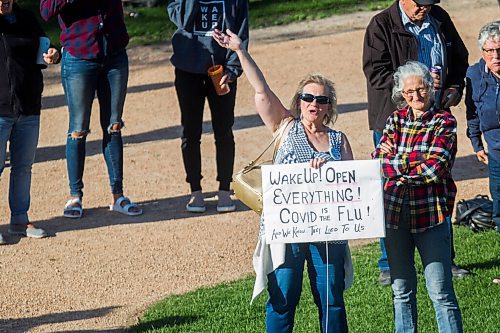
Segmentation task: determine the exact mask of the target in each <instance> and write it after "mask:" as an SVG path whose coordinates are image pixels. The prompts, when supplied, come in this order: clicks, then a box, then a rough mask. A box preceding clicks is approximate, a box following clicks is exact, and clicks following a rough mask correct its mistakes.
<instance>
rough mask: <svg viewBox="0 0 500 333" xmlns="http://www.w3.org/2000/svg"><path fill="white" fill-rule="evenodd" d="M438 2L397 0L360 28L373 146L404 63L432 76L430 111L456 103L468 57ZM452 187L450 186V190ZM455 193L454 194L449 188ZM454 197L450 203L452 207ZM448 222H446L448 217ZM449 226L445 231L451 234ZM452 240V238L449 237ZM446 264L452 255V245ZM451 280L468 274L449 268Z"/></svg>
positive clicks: (384, 269)
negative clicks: (419, 66) (419, 65)
mask: <svg viewBox="0 0 500 333" xmlns="http://www.w3.org/2000/svg"><path fill="white" fill-rule="evenodd" d="M439 2H440V1H439V0H398V1H395V2H394V4H392V5H391V6H390V7H389V8H387V9H385V10H383V11H382V12H380V13H379V14H377V15H375V16H374V17H373V18H372V20H371V21H370V23H369V24H368V27H367V28H366V33H365V39H364V44H363V71H364V73H365V76H366V81H367V91H368V123H369V126H370V129H371V130H372V131H373V142H374V145H375V146H376V145H377V144H378V142H379V141H380V138H381V137H382V131H383V129H384V127H385V122H386V120H387V118H388V117H389V115H390V114H391V113H392V112H393V111H395V110H396V106H395V105H394V104H393V102H392V100H391V92H392V87H393V78H392V76H393V74H394V72H395V71H396V69H397V68H398V67H399V66H401V65H404V64H405V63H406V62H407V61H408V60H415V61H419V62H421V63H423V64H425V65H426V66H427V67H428V68H429V69H430V68H432V67H434V68H439V69H440V70H439V73H437V74H436V73H432V74H431V75H432V76H433V78H434V87H435V89H436V90H435V93H436V104H437V105H436V106H437V107H442V108H449V107H451V106H455V105H457V104H458V103H459V102H460V99H461V97H462V91H463V88H464V86H465V82H464V79H465V74H466V71H467V68H468V52H467V49H466V47H465V45H464V43H463V41H462V39H461V38H460V36H459V34H458V32H457V30H456V28H455V26H454V25H453V22H452V21H451V18H450V16H449V15H448V13H447V12H446V11H445V10H444V9H442V8H441V7H439V6H434V5H435V4H437V3H439ZM451 186H452V187H455V185H454V184H451ZM450 192H451V193H456V188H454V189H453V188H450ZM454 199H455V198H454V196H453V197H450V200H451V201H452V202H450V206H453V201H454ZM448 220H449V221H451V216H449V217H448ZM451 230H452V229H451V223H450V231H451ZM452 238H453V237H452ZM380 246H381V250H382V256H381V258H380V260H379V268H380V272H381V273H380V277H379V283H380V284H382V285H389V284H390V283H391V279H390V270H389V264H388V261H387V255H386V251H385V244H384V240H383V239H381V240H380ZM451 252H452V262H453V259H454V249H453V240H452V249H451ZM452 273H453V276H455V277H461V276H464V275H466V274H468V271H466V270H464V269H462V268H459V267H458V266H456V265H455V264H453V265H452Z"/></svg>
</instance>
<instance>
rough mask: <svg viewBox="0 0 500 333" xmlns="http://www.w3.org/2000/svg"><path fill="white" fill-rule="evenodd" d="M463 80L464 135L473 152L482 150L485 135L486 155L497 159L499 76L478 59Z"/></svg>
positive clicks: (499, 146) (499, 157)
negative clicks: (465, 128)
mask: <svg viewBox="0 0 500 333" xmlns="http://www.w3.org/2000/svg"><path fill="white" fill-rule="evenodd" d="M466 81H467V82H466V96H465V105H466V107H467V136H468V137H469V139H470V140H471V143H472V147H473V148H474V152H478V151H480V150H484V145H483V141H482V138H481V136H484V139H485V141H486V143H487V145H488V154H489V157H490V158H493V159H494V160H495V161H498V162H500V79H499V78H497V77H496V76H495V75H493V73H491V71H490V70H489V69H488V68H487V67H486V63H485V61H484V60H483V59H481V60H480V61H479V62H478V63H476V64H474V65H472V66H470V67H469V69H468V70H467V78H466Z"/></svg>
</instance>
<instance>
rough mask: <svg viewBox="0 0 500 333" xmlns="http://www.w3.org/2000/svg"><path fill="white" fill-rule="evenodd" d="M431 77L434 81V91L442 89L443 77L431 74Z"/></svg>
mask: <svg viewBox="0 0 500 333" xmlns="http://www.w3.org/2000/svg"><path fill="white" fill-rule="evenodd" d="M431 77H432V81H434V83H433V86H432V87H433V88H434V89H440V88H441V75H439V73H434V72H431Z"/></svg>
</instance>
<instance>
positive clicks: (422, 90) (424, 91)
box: [402, 88, 429, 97]
mask: <svg viewBox="0 0 500 333" xmlns="http://www.w3.org/2000/svg"><path fill="white" fill-rule="evenodd" d="M402 93H403V96H404V97H409V96H412V97H413V96H415V93H416V94H417V95H418V96H422V97H423V96H425V95H427V94H428V93H429V91H428V90H427V89H425V88H417V89H415V90H413V89H410V90H403V91H402Z"/></svg>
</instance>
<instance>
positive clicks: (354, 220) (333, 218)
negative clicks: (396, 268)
mask: <svg viewBox="0 0 500 333" xmlns="http://www.w3.org/2000/svg"><path fill="white" fill-rule="evenodd" d="M262 189H263V196H264V218H265V234H266V241H267V242H268V243H304V242H319V241H331V240H344V239H360V238H375V237H385V223H384V206H383V195H382V191H383V189H382V176H381V173H380V162H379V161H378V160H366V161H365V160H357V161H338V162H328V163H326V164H324V165H323V166H321V168H319V169H313V168H311V167H310V166H309V163H298V164H280V165H263V166H262Z"/></svg>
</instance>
